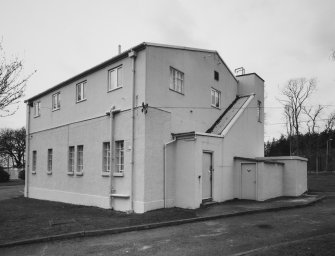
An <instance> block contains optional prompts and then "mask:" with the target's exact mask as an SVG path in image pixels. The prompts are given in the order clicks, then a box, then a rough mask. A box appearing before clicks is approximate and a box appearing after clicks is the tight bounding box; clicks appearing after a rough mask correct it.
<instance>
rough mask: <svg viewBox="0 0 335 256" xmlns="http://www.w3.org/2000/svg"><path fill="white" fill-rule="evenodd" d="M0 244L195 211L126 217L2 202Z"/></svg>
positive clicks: (24, 201) (184, 215) (95, 210)
mask: <svg viewBox="0 0 335 256" xmlns="http://www.w3.org/2000/svg"><path fill="white" fill-rule="evenodd" d="M0 205H1V207H0V230H1V232H0V244H2V243H8V242H13V241H16V240H20V239H32V238H38V237H43V236H50V235H57V234H63V233H68V232H77V231H89V230H96V229H108V228H117V227H125V226H132V225H141V224H147V223H154V222H161V221H170V220H176V219H184V218H192V217H195V216H196V213H195V211H192V210H186V209H180V208H169V209H161V210H155V211H150V212H146V213H144V214H126V213H122V212H116V211H112V210H105V209H101V208H97V207H88V206H79V205H71V204H64V203H58V202H50V201H43V200H36V199H30V198H23V197H20V198H16V199H8V200H3V201H1V202H0Z"/></svg>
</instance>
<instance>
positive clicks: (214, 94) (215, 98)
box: [211, 88, 221, 108]
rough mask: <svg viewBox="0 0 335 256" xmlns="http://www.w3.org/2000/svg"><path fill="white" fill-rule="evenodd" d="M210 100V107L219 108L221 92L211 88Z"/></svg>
mask: <svg viewBox="0 0 335 256" xmlns="http://www.w3.org/2000/svg"><path fill="white" fill-rule="evenodd" d="M211 100H212V103H211V105H212V107H216V108H219V107H221V92H220V91H218V90H216V89H214V88H211Z"/></svg>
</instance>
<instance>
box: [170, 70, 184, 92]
mask: <svg viewBox="0 0 335 256" xmlns="http://www.w3.org/2000/svg"><path fill="white" fill-rule="evenodd" d="M170 89H171V90H173V91H176V92H179V93H182V94H183V93H184V73H183V72H181V71H179V70H177V69H175V68H173V67H170Z"/></svg>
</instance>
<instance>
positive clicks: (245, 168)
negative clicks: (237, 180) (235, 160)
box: [241, 163, 257, 200]
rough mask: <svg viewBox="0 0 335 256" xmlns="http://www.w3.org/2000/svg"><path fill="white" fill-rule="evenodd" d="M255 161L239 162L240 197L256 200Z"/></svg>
mask: <svg viewBox="0 0 335 256" xmlns="http://www.w3.org/2000/svg"><path fill="white" fill-rule="evenodd" d="M256 179H257V175H256V163H242V164H241V198H242V199H250V200H256V199H257V198H256V186H257V184H256V183H257V182H256Z"/></svg>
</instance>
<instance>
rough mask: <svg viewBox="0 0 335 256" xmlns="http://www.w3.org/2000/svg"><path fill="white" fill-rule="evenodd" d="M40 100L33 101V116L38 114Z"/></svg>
mask: <svg viewBox="0 0 335 256" xmlns="http://www.w3.org/2000/svg"><path fill="white" fill-rule="evenodd" d="M40 110H41V102H40V101H37V102H35V103H34V117H38V116H40Z"/></svg>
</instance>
